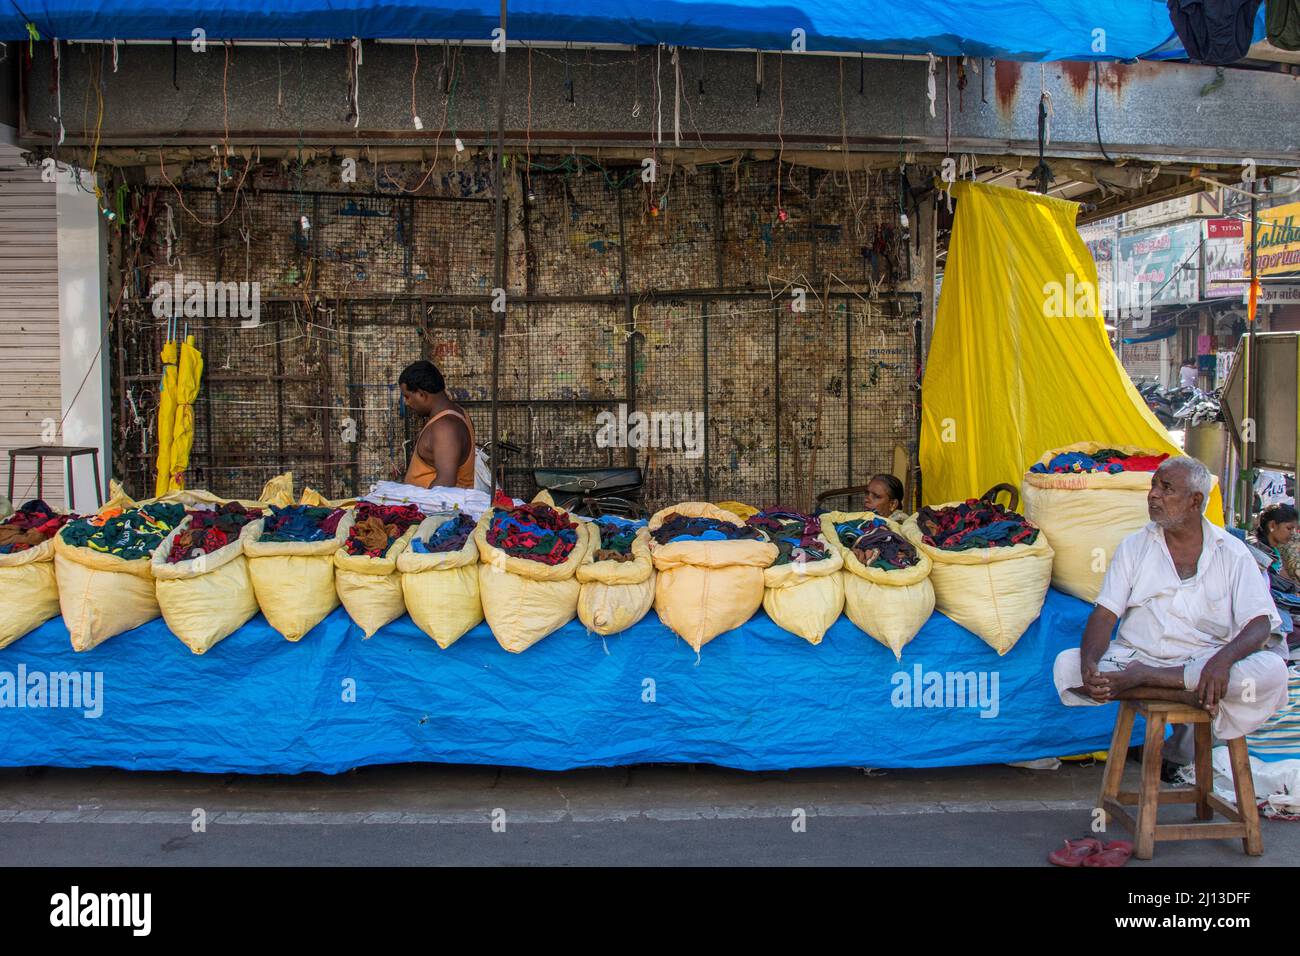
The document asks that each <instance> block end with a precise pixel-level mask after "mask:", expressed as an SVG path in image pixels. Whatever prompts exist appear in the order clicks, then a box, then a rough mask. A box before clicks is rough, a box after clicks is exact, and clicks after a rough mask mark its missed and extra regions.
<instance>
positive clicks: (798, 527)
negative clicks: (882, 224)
mask: <svg viewBox="0 0 1300 956" xmlns="http://www.w3.org/2000/svg"><path fill="white" fill-rule="evenodd" d="M745 524H747V525H749V526H750V527H751V528H758V529H759V530H760V531H762V532H764V533H765V534H766V535H767V537H768V538H769V539H770V540H771V542H772V543H773V544H774V545H776V550H777V554H776V560H775V561H773V562H772V565H771V567H768V568H764V569H763V610H765V611H767V616H768V617H770V618H771V619H772V621H773V623H775V624H776V626H777V627H779V628H782V629H784V630H787V631H789V632H790V633H791V634H797V635H798V636H799V637H802V638H803V639H804V640H805V641H807V642H808V643H809V644H820V643H821V642H822V638H823V637H825V636H826V631H827V630H828V629H829V628H830V626H831V625H832V624H834V623H835V621H836V620H837V619H838V618H839V616H840V614H841V612H843V610H844V581H843V579H842V578H841V576H840V570H841V569H842V568H843V567H844V559H843V558H842V557H841V556H840V553H839V551H838V550H837V549H836V548H835V547H833V546H832V545H831V542H830V541H829V540H828V539H827V538H825V537H824V536H823V534H822V525H821V522H820V521H819V520H818V519H817V518H813V517H811V516H809V515H805V514H801V513H799V512H795V511H782V510H780V509H772V510H767V511H759V512H756V513H755V514H753V515H751V516H750V517H749V518H747V519H746V521H745Z"/></svg>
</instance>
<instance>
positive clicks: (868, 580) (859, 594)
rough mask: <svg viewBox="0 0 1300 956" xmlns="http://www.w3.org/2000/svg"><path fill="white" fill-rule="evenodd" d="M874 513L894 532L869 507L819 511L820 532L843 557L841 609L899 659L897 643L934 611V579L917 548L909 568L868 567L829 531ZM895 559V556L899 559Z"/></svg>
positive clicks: (914, 632) (900, 647) (893, 525)
mask: <svg viewBox="0 0 1300 956" xmlns="http://www.w3.org/2000/svg"><path fill="white" fill-rule="evenodd" d="M877 518H878V519H879V520H881V521H884V522H885V524H884V526H885V527H887V528H888V529H889V530H890V531H893V532H894V533H896V534H901V533H902V526H901V525H899V524H898V523H897V522H895V521H891V520H890V519H888V518H885V517H883V516H881V515H875V514H872V513H871V512H869V511H859V512H853V513H849V512H844V511H831V512H829V513H827V514H824V515H822V516H821V521H822V533H823V535H825V537H826V538H827V540H829V541H830V542H831V543H832V544H833V545H834V546H835V547H836V548H838V549H839V553H840V556H841V557H842V558H843V559H844V570H843V572H842V573H841V575H840V576H841V578H843V580H844V613H845V614H846V615H847V616H848V619H849V620H850V621H852V622H853V623H854V624H856V625H857V626H858V628H859V629H860V630H862V631H865V632H866V633H867V634H868V635H869V636H870V637H873V638H875V639H876V640H877V641H879V642H880V643H881V644H884V645H885V646H886V647H887V648H889V649H890V650H891V651H893V652H894V657H895V659H898V660H901V659H902V656H903V648H904V647H905V646H906V645H907V644H908V643H909V642H910V641H911V640H912V638H914V637H916V635H917V632H919V631H920V630H921V628H922V626H923V625H924V624H925V622H926V621H928V620H929V619H930V615H931V614H933V613H934V585H932V584H931V583H930V569H931V567H932V562H931V561H930V558H929V557H928V556H927V555H926V554H924V553H923V552H921V551H920V549H917V562H916V564H914V565H912V566H911V567H910V568H906V567H905V568H895V569H893V570H886V569H884V568H877V567H871V566H869V565H866V564H863V563H862V562H861V561H860V560H859V559H858V556H857V555H856V554H854V553H853V549H852V548H849V547H846V546H845V545H844V544H843V543H842V542H841V540H840V537H839V535H838V534H837V533H836V531H835V526H836V525H837V524H843V523H844V522H846V521H856V520H861V519H877ZM900 563H901V562H900Z"/></svg>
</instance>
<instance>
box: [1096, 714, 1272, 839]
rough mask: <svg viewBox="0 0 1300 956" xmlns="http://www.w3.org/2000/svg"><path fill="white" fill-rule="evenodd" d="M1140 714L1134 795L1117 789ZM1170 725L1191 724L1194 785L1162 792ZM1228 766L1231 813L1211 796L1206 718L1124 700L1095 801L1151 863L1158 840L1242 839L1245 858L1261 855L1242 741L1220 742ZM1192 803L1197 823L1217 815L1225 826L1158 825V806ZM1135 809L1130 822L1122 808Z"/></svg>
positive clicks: (1211, 778) (1257, 816)
mask: <svg viewBox="0 0 1300 956" xmlns="http://www.w3.org/2000/svg"><path fill="white" fill-rule="evenodd" d="M1138 714H1141V715H1142V716H1143V718H1144V719H1145V720H1146V722H1147V734H1146V743H1145V744H1144V745H1143V747H1142V778H1141V783H1140V784H1139V789H1138V790H1137V791H1131V790H1121V789H1120V783H1121V781H1122V779H1123V777H1124V762H1125V761H1124V757H1125V754H1126V753H1127V752H1128V747H1129V740H1130V738H1131V737H1132V735H1133V719H1134V717H1135V716H1136V715H1138ZM1169 724H1192V725H1194V728H1195V730H1194V732H1195V735H1196V757H1195V767H1196V786H1194V787H1174V788H1166V789H1163V790H1162V789H1161V788H1160V760H1161V756H1160V755H1161V750H1162V749H1163V747H1164V742H1165V727H1166V726H1167V725H1169ZM1224 743H1225V744H1227V747H1228V757H1229V759H1230V761H1231V764H1232V779H1233V786H1234V787H1235V789H1236V792H1237V807H1236V809H1234V808H1233V807H1231V806H1229V805H1228V804H1227V803H1225V802H1224V801H1223V800H1221V799H1219V798H1218V797H1217V796H1215V795H1214V789H1213V780H1214V768H1213V767H1212V766H1211V764H1210V749H1211V740H1210V715H1209V713H1207V712H1206V711H1205V710H1203V709H1202V708H1200V707H1193V706H1190V705H1188V704H1180V703H1175V702H1173V701H1167V700H1143V699H1134V700H1122V701H1120V707H1119V717H1118V718H1117V719H1116V721H1115V733H1114V735H1113V736H1112V737H1111V741H1110V759H1109V760H1108V761H1107V763H1106V777H1105V779H1104V780H1103V782H1102V785H1101V797H1100V799H1099V801H1098V803H1099V805H1100V807H1101V809H1102V811H1103V812H1104V813H1105V815H1106V819H1107V822H1108V823H1109V822H1110V821H1116V822H1118V823H1120V824H1122V825H1123V826H1124V827H1125V828H1127V829H1128V830H1129V832H1131V833H1132V834H1133V844H1134V845H1133V855H1134V856H1135V857H1137V858H1138V859H1139V860H1149V859H1151V855H1152V853H1153V852H1154V851H1155V843H1156V841H1157V840H1222V839H1228V838H1238V837H1239V838H1240V839H1241V844H1242V847H1243V848H1244V849H1245V851H1246V853H1247V854H1248V855H1249V856H1259V855H1260V854H1262V853H1263V852H1264V841H1263V838H1262V836H1261V835H1260V831H1259V807H1258V806H1257V805H1256V803H1255V783H1254V780H1253V779H1252V778H1251V775H1250V757H1249V756H1248V755H1247V753H1246V738H1245V737H1237V738H1235V739H1233V740H1227V741H1224ZM1165 803H1194V804H1196V818H1197V819H1198V820H1206V821H1208V820H1212V819H1213V818H1214V814H1215V812H1216V811H1217V812H1218V813H1219V814H1220V815H1221V816H1223V817H1225V818H1226V819H1227V820H1228V821H1229V822H1227V823H1208V822H1207V823H1174V824H1162V823H1157V822H1156V813H1157V811H1158V810H1159V808H1160V805H1161V804H1165ZM1135 804H1136V805H1137V819H1136V820H1134V819H1133V817H1132V816H1131V815H1130V814H1129V812H1128V810H1126V809H1125V807H1131V806H1133V805H1135Z"/></svg>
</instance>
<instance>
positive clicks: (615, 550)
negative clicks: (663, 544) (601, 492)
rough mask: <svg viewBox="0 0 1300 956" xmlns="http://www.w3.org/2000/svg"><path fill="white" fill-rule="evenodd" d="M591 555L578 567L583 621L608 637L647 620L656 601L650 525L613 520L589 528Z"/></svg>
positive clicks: (591, 628) (611, 517) (609, 516)
mask: <svg viewBox="0 0 1300 956" xmlns="http://www.w3.org/2000/svg"><path fill="white" fill-rule="evenodd" d="M587 529H588V533H589V534H590V536H591V550H590V551H589V552H588V553H587V557H586V558H585V559H584V560H583V563H582V564H580V565H578V571H577V575H576V576H577V579H578V583H580V584H581V585H582V590H581V591H579V592H578V620H580V621H582V623H583V624H584V625H585V626H586V628H587V630H589V631H594V632H595V633H597V634H601V635H608V634H617V633H618V632H619V631H625V630H627V629H628V628H629V627H631V626H632V625H633V624H635V623H636V622H637V621H639V620H641V618H643V617H645V615H646V612H647V611H649V610H650V607H651V605H652V604H654V600H655V568H654V562H653V561H651V559H650V532H649V531H648V530H647V529H646V523H645V522H644V521H632V520H629V519H627V518H618V517H614V516H612V515H607V516H605V517H603V518H597V519H595V520H594V521H592V522H590V523H589V524H588V525H587Z"/></svg>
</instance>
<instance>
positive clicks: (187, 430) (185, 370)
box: [168, 335, 203, 491]
mask: <svg viewBox="0 0 1300 956" xmlns="http://www.w3.org/2000/svg"><path fill="white" fill-rule="evenodd" d="M202 377H203V353H201V352H200V351H199V350H198V348H196V347H195V345H194V336H192V335H191V336H189V337H187V338H186V339H185V343H184V344H183V345H182V346H181V350H180V361H179V363H178V365H177V373H176V418H175V425H174V426H173V427H172V434H171V486H170V488H169V489H168V490H169V491H180V490H181V489H183V488H184V487H185V469H187V468H188V467H189V466H190V449H191V448H193V446H194V402H195V400H196V399H197V398H198V397H199V382H200V380H201V379H202Z"/></svg>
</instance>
